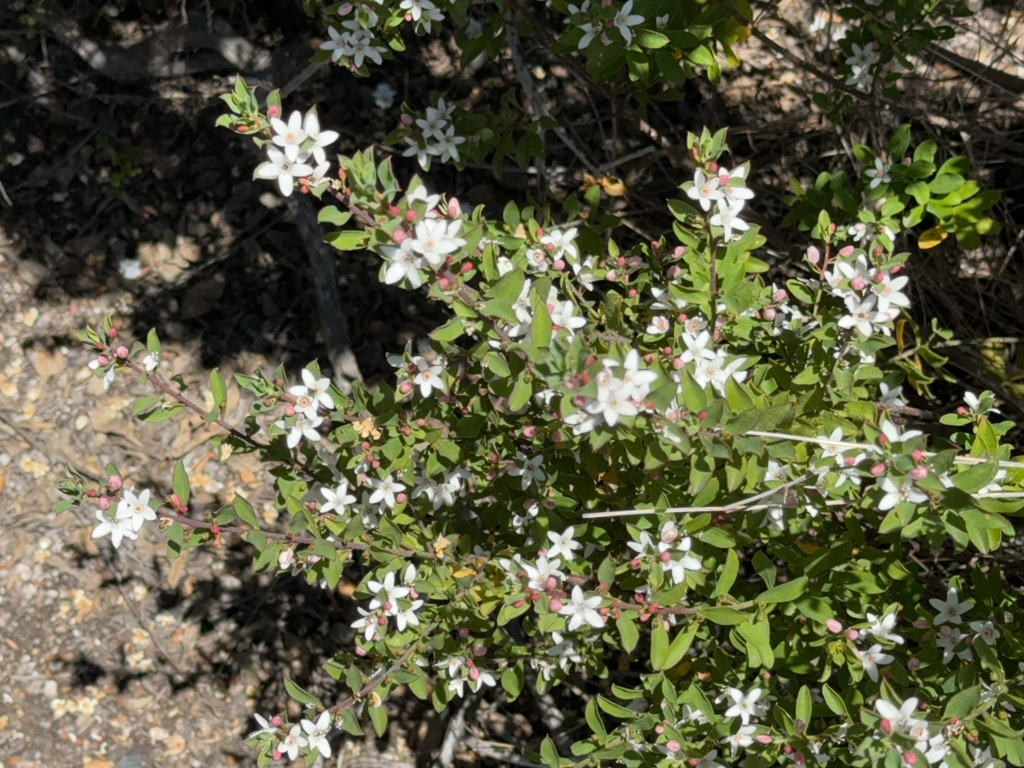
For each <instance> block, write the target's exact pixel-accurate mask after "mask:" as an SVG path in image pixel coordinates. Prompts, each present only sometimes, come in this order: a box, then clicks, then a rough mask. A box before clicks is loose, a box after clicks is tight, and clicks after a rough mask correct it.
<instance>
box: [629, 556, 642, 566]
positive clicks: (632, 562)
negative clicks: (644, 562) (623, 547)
mask: <svg viewBox="0 0 1024 768" xmlns="http://www.w3.org/2000/svg"><path fill="white" fill-rule="evenodd" d="M629 567H630V568H639V567H640V558H639V557H634V558H633V559H632V560H630V561H629Z"/></svg>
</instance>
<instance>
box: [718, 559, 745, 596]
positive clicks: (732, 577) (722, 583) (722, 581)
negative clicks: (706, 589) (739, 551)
mask: <svg viewBox="0 0 1024 768" xmlns="http://www.w3.org/2000/svg"><path fill="white" fill-rule="evenodd" d="M739 570H740V559H739V557H737V556H736V550H735V549H730V550H729V552H728V553H727V554H726V556H725V565H724V566H723V567H722V575H721V576H719V577H718V584H717V585H716V586H715V591H714V592H712V593H711V596H712V597H721V596H722V595H727V594H729V590H730V589H732V585H733V583H735V581H736V574H737V573H739Z"/></svg>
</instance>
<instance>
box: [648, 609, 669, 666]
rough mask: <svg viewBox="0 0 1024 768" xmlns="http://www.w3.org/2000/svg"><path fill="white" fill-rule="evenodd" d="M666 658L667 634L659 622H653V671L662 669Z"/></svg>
mask: <svg viewBox="0 0 1024 768" xmlns="http://www.w3.org/2000/svg"><path fill="white" fill-rule="evenodd" d="M667 656H668V632H666V631H665V627H664V626H663V624H662V622H661V621H660V620H658V621H655V623H654V630H653V631H652V632H651V666H652V667H653V668H654V669H664V668H665V659H666V657H667Z"/></svg>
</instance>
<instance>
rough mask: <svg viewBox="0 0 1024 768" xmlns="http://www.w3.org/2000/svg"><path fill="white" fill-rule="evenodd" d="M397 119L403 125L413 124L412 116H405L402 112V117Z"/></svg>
mask: <svg viewBox="0 0 1024 768" xmlns="http://www.w3.org/2000/svg"><path fill="white" fill-rule="evenodd" d="M399 119H400V120H401V121H402V124H403V125H412V123H413V117H412V115H409V114H406V113H404V112H403V113H402V117H401V118H399Z"/></svg>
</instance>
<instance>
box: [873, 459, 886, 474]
mask: <svg viewBox="0 0 1024 768" xmlns="http://www.w3.org/2000/svg"><path fill="white" fill-rule="evenodd" d="M882 474H885V464H883V463H882V462H880V461H876V462H875V463H874V464H872V465H871V476H872V477H878V476H879V475H882Z"/></svg>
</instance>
